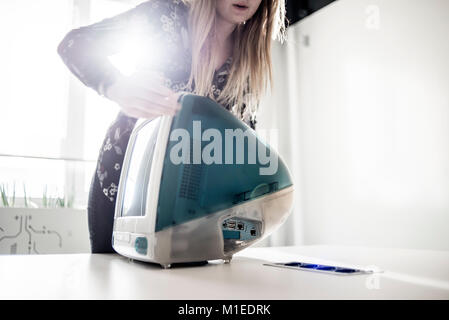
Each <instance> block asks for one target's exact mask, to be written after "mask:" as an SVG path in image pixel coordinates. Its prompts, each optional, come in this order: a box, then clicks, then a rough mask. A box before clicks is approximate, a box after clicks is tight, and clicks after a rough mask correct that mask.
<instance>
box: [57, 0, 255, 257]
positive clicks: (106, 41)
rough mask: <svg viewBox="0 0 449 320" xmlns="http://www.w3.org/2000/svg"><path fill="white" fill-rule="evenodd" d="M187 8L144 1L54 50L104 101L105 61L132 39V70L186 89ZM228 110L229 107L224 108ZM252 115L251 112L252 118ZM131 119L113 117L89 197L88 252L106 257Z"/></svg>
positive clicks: (112, 74) (216, 83)
mask: <svg viewBox="0 0 449 320" xmlns="http://www.w3.org/2000/svg"><path fill="white" fill-rule="evenodd" d="M187 19H188V7H187V6H186V4H184V3H183V2H182V1H181V0H149V1H146V2H143V3H141V4H140V5H138V6H136V7H135V8H133V9H131V10H128V11H126V12H124V13H122V14H119V15H117V16H114V17H111V18H107V19H104V20H102V21H100V22H97V23H94V24H92V25H88V26H84V27H80V28H78V29H73V30H71V31H70V32H69V33H68V34H67V35H66V36H65V37H64V39H63V40H62V41H61V43H60V44H59V46H58V54H59V55H60V57H61V58H62V60H63V62H64V63H65V64H66V66H67V67H68V68H69V70H70V71H71V72H72V73H73V74H74V75H75V76H76V77H77V78H78V79H79V80H80V81H81V82H82V83H84V84H85V85H86V86H87V87H90V88H92V89H94V90H95V91H96V92H97V93H98V94H100V95H102V96H104V95H105V92H106V89H107V88H108V86H109V85H111V84H112V83H113V82H114V81H115V80H116V79H117V77H118V76H120V72H119V71H118V70H117V69H116V68H115V67H114V66H113V65H112V63H111V62H110V60H109V59H108V57H110V56H112V55H114V54H116V53H118V52H120V50H121V49H122V47H123V44H124V43H126V42H127V41H130V40H135V41H137V42H138V43H139V46H140V50H141V51H140V52H139V54H140V56H141V57H143V59H139V61H140V62H139V64H138V66H137V68H140V69H141V70H145V69H147V70H152V71H158V72H160V73H162V74H163V76H164V77H165V85H166V86H167V87H169V88H170V89H172V90H173V91H175V92H179V91H187V92H191V91H192V89H191V88H189V87H187V83H188V80H189V75H190V68H191V61H192V50H191V48H190V41H189V34H188V27H187ZM231 65H232V57H229V58H228V59H227V60H226V62H225V63H224V64H223V65H222V66H221V67H220V68H219V69H217V70H216V71H215V74H214V78H213V83H212V89H213V93H214V97H215V99H217V97H218V96H219V94H220V93H221V90H223V88H224V86H225V84H226V82H227V79H228V75H229V71H230V67H231ZM224 107H225V108H226V109H228V110H232V107H231V106H224ZM245 109H246V106H245V105H243V107H242V113H241V114H240V116H241V119H242V120H243V121H245V122H246V123H247V124H248V125H249V126H250V127H252V128H253V129H254V128H255V125H256V121H255V119H254V116H253V117H251V116H250V115H249V112H245ZM252 114H253V113H252ZM136 121H137V119H136V118H132V117H129V116H127V115H125V114H124V113H122V112H119V114H118V115H117V118H116V119H115V121H114V122H113V123H112V124H111V125H110V127H109V129H108V131H107V133H106V137H105V139H104V142H103V145H102V146H101V148H100V152H99V156H98V162H97V168H96V172H95V174H94V177H93V180H92V184H91V190H90V193H89V204H88V221H89V232H90V240H91V247H92V252H112V251H113V250H112V246H111V236H112V225H113V216H114V210H115V200H116V194H117V188H118V183H119V179H120V172H121V166H122V163H123V158H124V153H125V151H126V147H127V145H128V141H129V137H130V134H131V132H132V130H133V128H134V126H135V124H136Z"/></svg>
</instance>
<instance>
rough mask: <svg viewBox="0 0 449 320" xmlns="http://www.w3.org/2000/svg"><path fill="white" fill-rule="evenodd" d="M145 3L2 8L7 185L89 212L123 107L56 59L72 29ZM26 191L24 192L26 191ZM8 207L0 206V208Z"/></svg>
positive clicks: (0, 83) (51, 2)
mask: <svg viewBox="0 0 449 320" xmlns="http://www.w3.org/2000/svg"><path fill="white" fill-rule="evenodd" d="M137 2H141V1H120V0H95V1H90V0H82V1H81V0H46V1H31V0H2V1H1V2H0V37H1V39H2V42H1V44H0V46H1V51H0V70H2V72H1V73H0V88H1V90H0V103H1V104H0V137H1V138H0V185H3V186H7V187H8V188H9V190H10V192H13V191H12V190H13V189H14V186H15V189H16V197H18V198H20V197H22V198H23V196H24V194H25V193H26V194H27V196H28V197H31V198H32V199H35V201H34V202H39V199H41V198H42V196H43V194H44V193H47V195H50V196H51V195H52V194H53V195H54V196H58V197H61V196H64V195H65V196H67V197H68V198H73V200H74V202H75V204H76V205H77V206H81V207H85V205H86V202H87V195H88V190H89V185H90V181H91V177H92V175H93V173H94V169H95V162H96V158H97V155H98V151H99V149H100V146H101V142H102V140H103V137H104V135H105V133H106V129H107V127H108V125H109V124H110V123H111V122H112V121H113V119H114V118H115V117H116V114H117V112H118V107H117V106H116V105H115V104H114V103H112V102H111V101H109V100H107V99H106V98H103V97H100V96H98V95H97V94H96V92H95V91H93V90H92V89H89V88H86V87H84V85H83V84H82V83H81V82H80V81H79V80H78V79H76V78H75V77H74V76H73V75H72V74H70V71H69V70H68V69H67V67H66V66H65V65H64V63H63V62H62V60H61V58H60V57H59V56H58V54H57V50H56V49H57V45H58V44H59V42H60V41H61V40H62V39H63V37H64V36H65V34H67V33H68V32H69V31H70V30H71V29H73V28H77V27H79V26H81V25H87V24H91V23H94V22H97V21H100V20H101V19H103V18H106V17H109V16H113V15H116V14H118V13H121V12H123V11H125V10H128V9H130V8H131V7H133V6H135V5H136V4H137ZM24 189H25V192H24V191H23V190H24ZM0 206H1V203H0Z"/></svg>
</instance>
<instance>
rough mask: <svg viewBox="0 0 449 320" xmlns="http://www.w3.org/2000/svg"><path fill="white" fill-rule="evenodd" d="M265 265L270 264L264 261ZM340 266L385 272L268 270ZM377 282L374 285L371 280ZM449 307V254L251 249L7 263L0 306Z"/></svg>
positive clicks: (5, 259)
mask: <svg viewBox="0 0 449 320" xmlns="http://www.w3.org/2000/svg"><path fill="white" fill-rule="evenodd" d="M264 260H265V261H264ZM289 260H299V261H306V262H316V263H326V262H328V263H329V262H333V263H337V264H340V265H341V264H344V265H347V266H359V267H360V266H362V267H366V266H372V265H375V266H377V267H379V268H381V269H383V270H384V272H383V273H379V274H376V275H375V277H374V278H373V276H372V275H371V276H369V275H352V276H333V275H327V274H321V273H315V272H308V271H297V270H290V269H282V268H275V267H268V266H263V265H262V264H263V263H264V262H266V261H289ZM370 277H371V278H370ZM36 298H38V299H418V298H419V299H449V252H447V251H419V250H397V249H372V248H358V247H332V246H302V247H301V246H300V247H278V248H249V249H246V250H244V251H242V252H241V253H240V254H238V255H237V256H235V257H234V259H233V261H232V262H231V264H228V265H227V264H223V263H222V262H221V261H213V262H211V263H209V264H208V265H204V266H199V267H183V268H173V269H168V270H163V269H161V268H160V267H159V266H155V265H152V264H146V263H141V262H128V260H127V259H126V258H124V257H121V256H119V255H115V254H104V255H101V254H95V255H90V254H67V255H16V256H0V299H36Z"/></svg>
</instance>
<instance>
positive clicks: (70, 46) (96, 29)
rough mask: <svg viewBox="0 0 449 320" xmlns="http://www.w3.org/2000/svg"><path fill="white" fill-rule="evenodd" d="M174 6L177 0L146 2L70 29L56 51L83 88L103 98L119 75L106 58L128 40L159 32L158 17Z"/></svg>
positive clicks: (159, 20)
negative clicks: (86, 24)
mask: <svg viewBox="0 0 449 320" xmlns="http://www.w3.org/2000/svg"><path fill="white" fill-rule="evenodd" d="M174 3H178V1H177V0H149V1H146V2H143V3H141V4H139V5H137V6H136V7H134V8H132V9H130V10H128V11H125V12H123V13H121V14H119V15H116V16H114V17H111V18H106V19H104V20H101V21H100V22H97V23H94V24H91V25H88V26H83V27H80V28H77V29H73V30H71V31H70V32H69V33H68V34H67V35H66V36H65V37H64V38H63V40H62V41H61V42H60V43H59V45H58V48H57V52H58V54H59V56H60V57H61V58H62V60H63V62H64V63H65V65H66V66H67V67H68V68H69V70H70V71H71V72H72V73H73V74H74V75H75V76H76V77H77V78H78V79H79V80H80V81H81V82H82V83H83V84H84V85H86V86H87V87H90V88H92V89H94V90H95V91H97V93H98V94H100V95H102V96H104V94H105V91H106V89H107V87H108V86H109V85H111V84H112V83H113V82H114V81H115V80H116V79H117V77H118V76H120V75H121V74H120V71H119V70H118V69H117V68H115V67H114V65H113V64H112V63H111V62H110V61H109V59H108V57H109V56H111V55H114V54H116V53H118V52H119V51H120V50H121V49H122V45H123V42H124V41H126V39H129V37H133V36H136V35H137V36H139V34H141V35H148V34H154V33H157V32H158V31H162V29H163V27H165V26H164V25H163V22H164V19H161V17H163V16H164V15H167V14H168V15H169V14H170V10H173V9H174V7H173V6H174ZM159 33H160V32H159ZM149 45H151V44H149Z"/></svg>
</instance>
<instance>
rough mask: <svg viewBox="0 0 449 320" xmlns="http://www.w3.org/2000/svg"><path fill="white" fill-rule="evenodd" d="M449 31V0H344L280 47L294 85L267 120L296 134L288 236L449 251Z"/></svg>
mask: <svg viewBox="0 0 449 320" xmlns="http://www.w3.org/2000/svg"><path fill="white" fill-rule="evenodd" d="M447 34H449V1H447V0H428V1H419V0H370V1H368V0H339V1H336V2H334V3H333V4H331V5H329V6H327V7H325V8H324V9H322V10H321V11H318V12H316V13H315V14H313V15H311V16H310V17H308V18H306V19H304V20H302V21H301V22H299V23H298V24H296V25H294V26H292V27H291V28H290V30H289V37H290V38H289V43H288V45H286V46H283V47H281V49H279V48H280V47H279V45H276V49H275V50H281V51H282V53H280V54H278V55H277V60H276V61H275V68H276V70H277V74H281V75H282V76H281V77H282V79H281V80H280V82H282V84H281V86H282V87H284V88H285V87H287V84H286V82H287V81H288V82H289V85H288V89H284V90H282V89H281V90H278V91H276V92H275V93H274V96H271V97H268V98H267V100H266V101H267V103H266V104H265V107H264V108H263V110H261V116H260V118H261V119H265V120H263V124H262V125H264V126H271V127H272V126H277V127H278V128H280V129H281V131H282V130H284V131H283V132H286V131H289V133H290V135H289V136H288V137H287V138H286V139H288V144H289V146H290V148H285V147H284V150H286V151H285V152H286V153H287V154H288V156H289V159H290V162H291V163H290V165H291V168H292V170H293V173H294V175H295V182H296V187H297V190H298V191H299V192H297V199H296V205H295V213H294V218H293V220H292V223H291V224H290V227H293V228H294V230H295V231H294V232H295V235H294V236H292V235H291V234H290V236H286V237H287V239H289V240H287V241H286V242H285V243H286V244H292V242H293V243H305V244H319V243H332V244H355V245H366V246H375V247H405V248H433V249H446V250H447V249H449V232H448V227H449V41H448V36H447ZM285 90H287V91H288V94H285ZM268 105H269V108H267V106H268ZM286 124H287V125H286ZM284 126H286V127H287V128H288V130H285V129H282V128H283V127H284ZM284 143H285V142H284ZM280 149H282V148H280ZM281 153H282V150H281ZM289 232H291V231H288V230H285V233H286V234H288V233H289ZM292 239H293V240H292Z"/></svg>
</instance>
